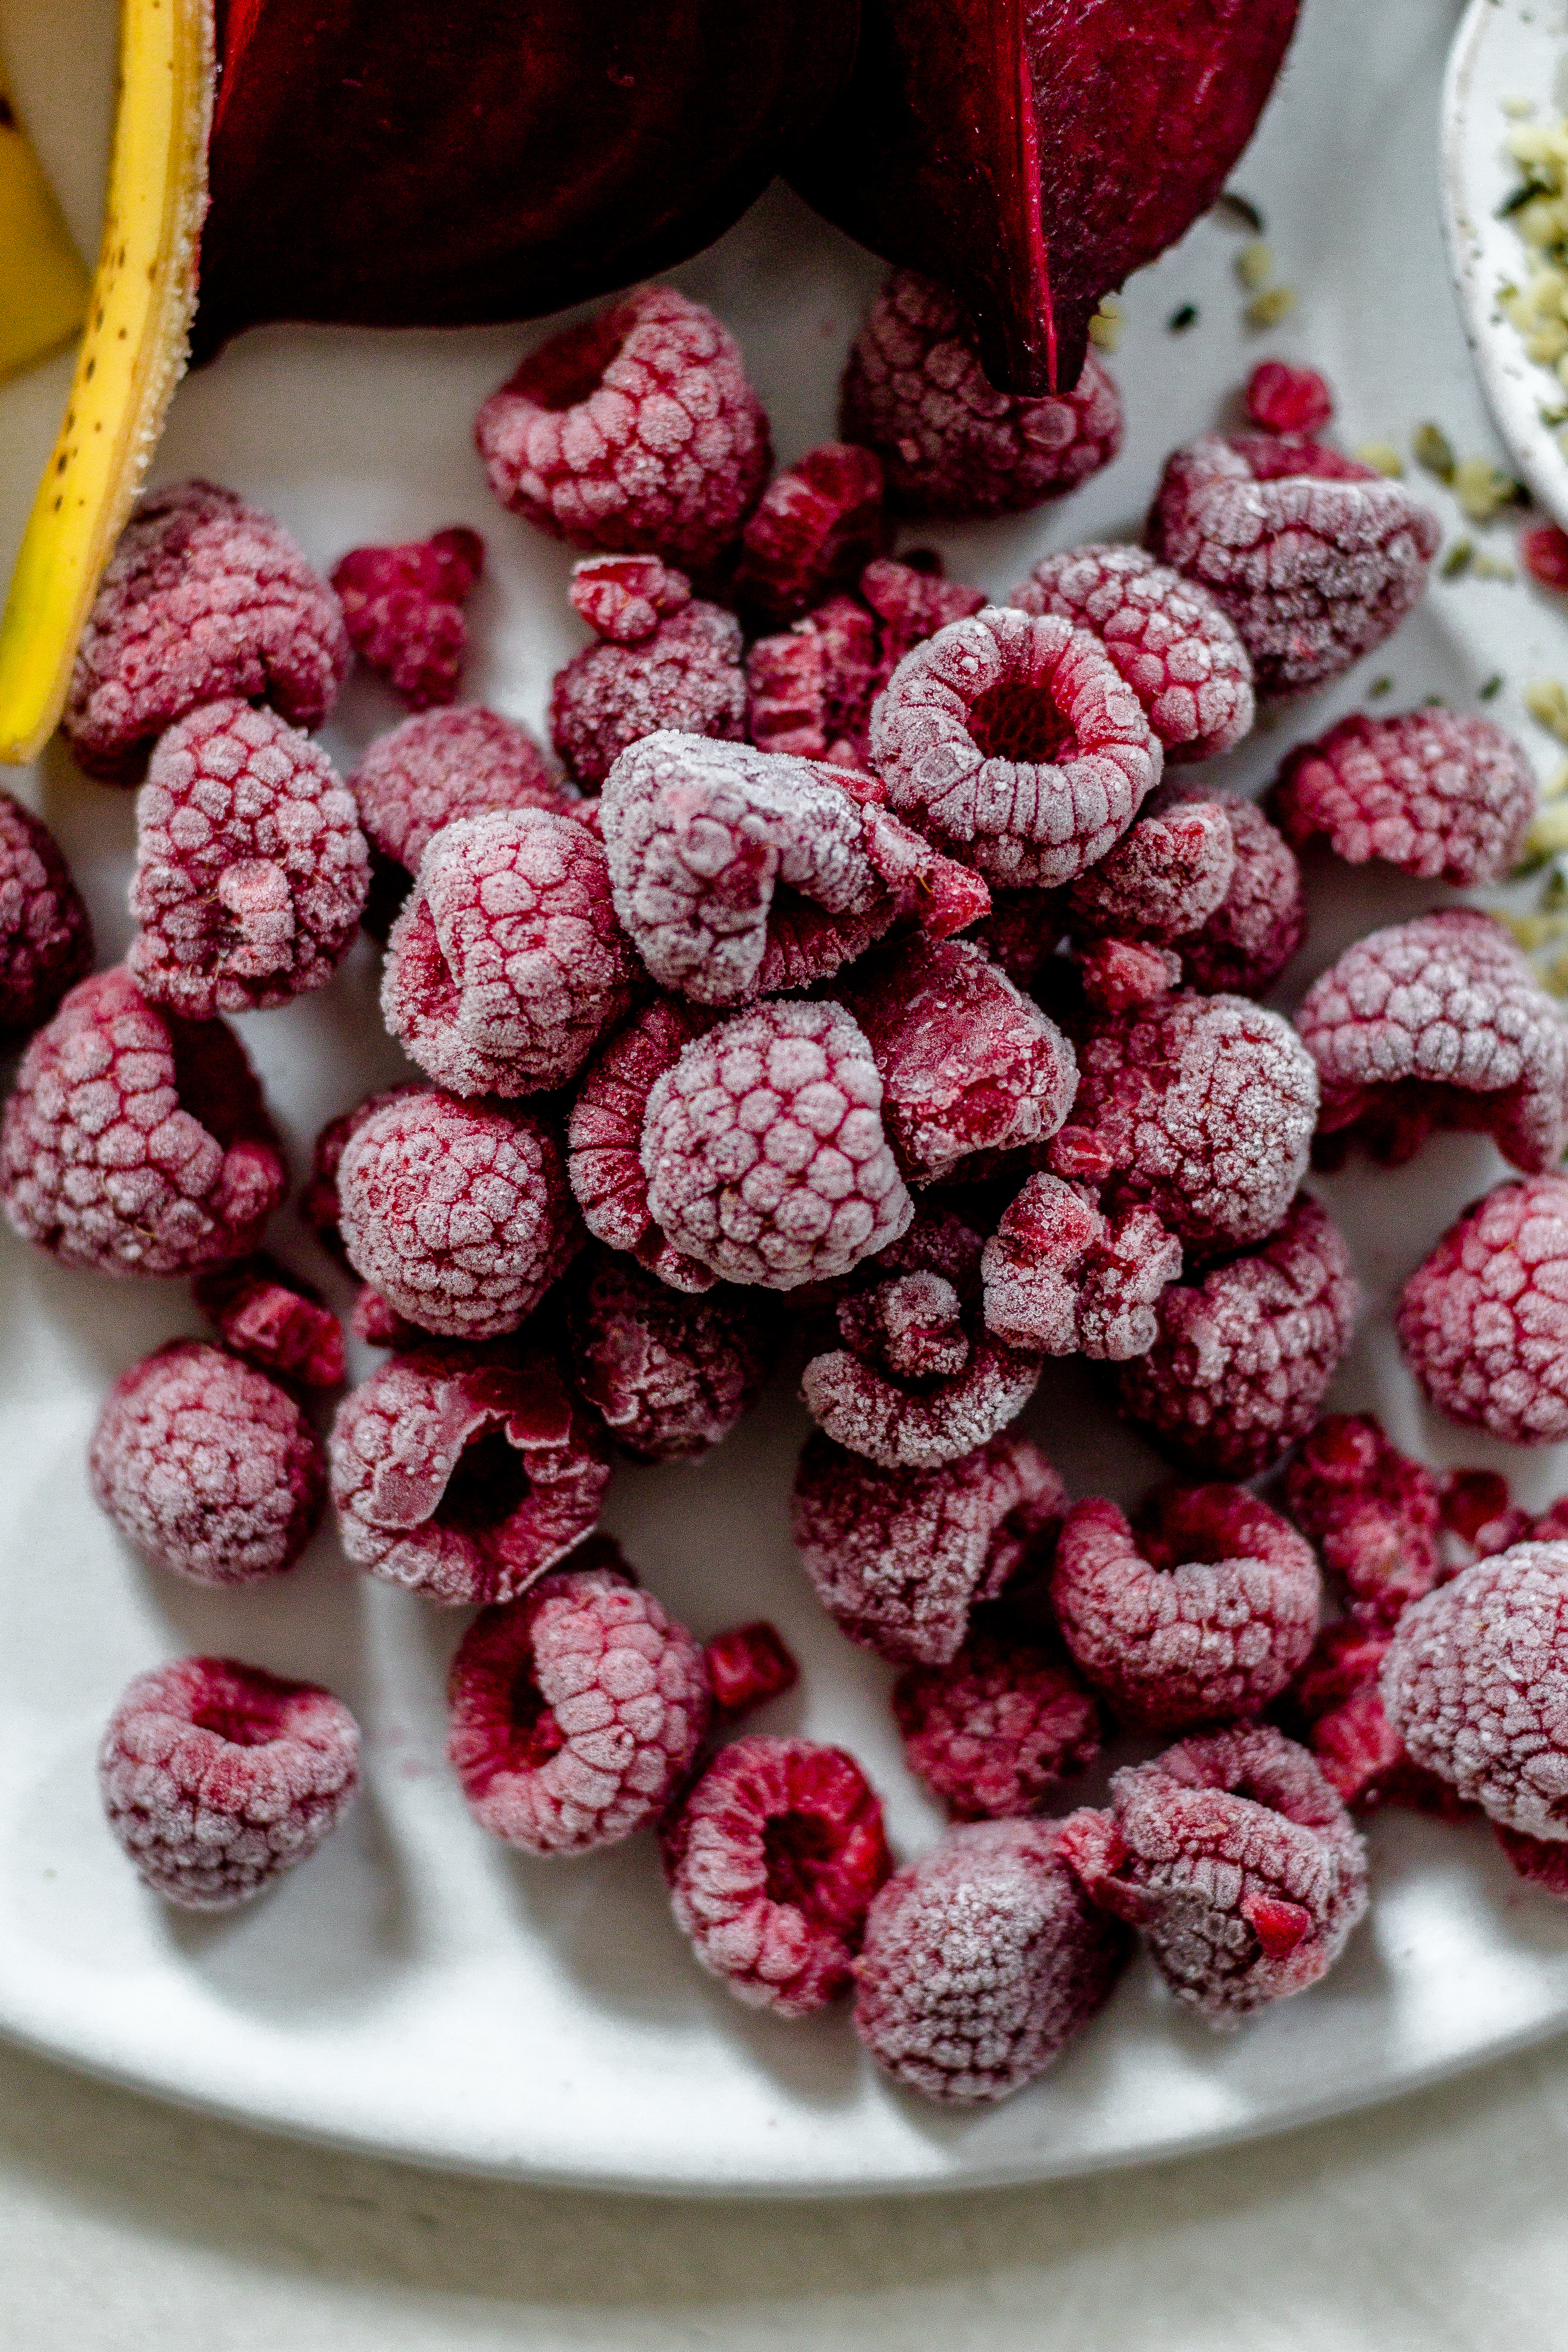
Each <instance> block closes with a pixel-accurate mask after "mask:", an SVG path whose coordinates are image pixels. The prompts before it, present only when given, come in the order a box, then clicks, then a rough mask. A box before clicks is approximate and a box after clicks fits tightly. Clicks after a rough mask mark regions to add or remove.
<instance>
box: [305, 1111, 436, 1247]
mask: <svg viewBox="0 0 1568 2352" xmlns="http://www.w3.org/2000/svg"><path fill="white" fill-rule="evenodd" d="M424 1091H425V1089H424V1087H421V1086H419V1085H417V1084H416V1083H415V1082H414V1081H412V1080H411V1081H410V1082H409V1083H408V1084H407V1085H405V1086H401V1087H384V1088H383V1090H382V1091H381V1093H379V1094H374V1095H366V1097H364V1100H363V1102H357V1103H355V1105H354V1107H353V1109H352V1110H345V1111H340V1112H339V1113H338V1115H337V1117H336V1118H330V1119H328V1121H327V1123H326V1125H325V1127H323V1128H322V1129H321V1133H320V1135H318V1136H317V1138H316V1140H315V1144H314V1147H313V1149H312V1151H311V1156H310V1175H309V1176H308V1177H307V1178H306V1180H305V1183H304V1186H303V1189H302V1190H301V1192H300V1202H299V1207H300V1216H301V1217H302V1218H303V1219H304V1222H305V1223H306V1224H308V1225H309V1226H310V1231H311V1232H312V1233H313V1234H315V1236H316V1238H317V1240H318V1241H319V1242H320V1243H321V1247H322V1248H323V1249H324V1250H325V1251H326V1253H327V1255H328V1256H329V1257H331V1258H332V1259H334V1260H335V1261H336V1263H337V1264H338V1265H342V1266H346V1265H348V1258H347V1256H346V1255H345V1254H344V1250H343V1235H342V1213H341V1210H340V1206H339V1202H338V1168H339V1165H340V1163H341V1162H342V1156H343V1153H344V1151H345V1150H346V1149H347V1146H348V1142H349V1139H350V1137H351V1136H353V1135H357V1134H358V1133H359V1130H360V1129H361V1128H362V1127H363V1125H364V1123H365V1121H366V1119H368V1118H374V1116H375V1114H376V1112H377V1111H379V1110H384V1109H385V1108H386V1106H387V1104H388V1103H394V1102H403V1101H405V1100H407V1099H409V1098H411V1097H414V1096H416V1095H421V1094H423V1093H424Z"/></svg>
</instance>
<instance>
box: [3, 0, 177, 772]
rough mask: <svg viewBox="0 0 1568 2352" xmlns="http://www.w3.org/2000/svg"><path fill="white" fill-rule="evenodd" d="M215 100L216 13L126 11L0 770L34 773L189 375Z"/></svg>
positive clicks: (140, 1)
mask: <svg viewBox="0 0 1568 2352" xmlns="http://www.w3.org/2000/svg"><path fill="white" fill-rule="evenodd" d="M212 88H213V28H212V6H211V0H122V8H121V40H120V96H119V105H118V109H117V111H116V115H115V124H114V149H113V153H112V155H111V157H110V168H109V194H108V201H107V204H106V206H105V211H104V222H103V244H102V247H101V249H100V254H99V260H98V269H97V274H96V276H95V277H94V278H93V281H92V289H91V295H90V299H89V308H88V324H87V332H86V335H85V337H84V339H83V341H82V346H81V351H80V353H79V356H78V359H77V367H76V375H75V379H74V381H73V383H72V384H71V389H70V397H69V399H68V402H67V404H66V415H65V422H64V424H63V425H62V426H61V428H60V435H59V438H58V441H57V442H56V444H55V446H54V450H53V452H52V454H51V456H50V457H49V461H48V464H47V467H46V468H45V471H44V478H43V480H42V481H41V482H40V484H39V486H38V492H37V498H36V499H35V500H34V503H33V510H32V514H31V516H30V517H29V519H28V522H27V528H26V532H25V533H24V535H23V539H22V546H21V551H20V553H19V554H18V556H17V559H16V571H15V572H14V574H13V576H12V581H11V593H10V597H9V600H8V602H7V604H6V606H5V617H4V619H3V620H0V761H13V762H14V761H24V760H30V759H32V758H33V757H34V756H35V755H36V754H37V752H38V751H41V750H42V748H43V746H44V744H45V743H46V742H47V740H48V738H49V736H50V735H51V734H52V733H53V731H54V728H55V723H56V721H57V720H58V717H59V714H60V710H61V707H62V706H63V704H64V702H65V698H66V690H67V688H68V685H69V683H70V673H71V663H72V660H73V659H74V657H75V654H76V646H77V640H78V638H79V636H80V635H81V631H82V626H83V624H84V623H85V621H86V619H87V616H88V614H89V611H90V610H91V606H92V600H93V597H94V595H95V593H97V589H98V583H99V580H100V576H101V574H102V572H103V567H104V565H105V564H106V563H107V562H108V561H109V558H110V554H111V552H112V551H113V548H114V543H115V541H116V540H117V539H118V538H119V536H120V533H121V530H122V528H123V527H124V523H125V519H126V516H127V515H128V514H129V513H130V511H131V507H132V501H133V500H134V499H135V496H136V493H137V491H138V490H139V489H140V488H141V486H142V477H143V476H144V474H145V473H146V470H147V464H148V460H149V459H150V457H152V454H153V448H154V447H155V446H156V444H157V439H158V434H159V431H160V428H161V427H162V425H163V416H164V413H165V411H166V410H167V408H168V405H169V402H170V400H171V399H172V397H173V395H174V386H175V384H176V383H178V382H179V380H180V378H181V376H182V375H183V374H184V369H185V355H186V350H187V337H188V334H189V331H190V323H191V319H192V315H193V313H194V311H195V299H196V251H197V240H198V236H199V234H200V230H201V222H202V214H203V211H204V209H205V204H206V141H207V129H208V122H209V115H210V110H211V103H212Z"/></svg>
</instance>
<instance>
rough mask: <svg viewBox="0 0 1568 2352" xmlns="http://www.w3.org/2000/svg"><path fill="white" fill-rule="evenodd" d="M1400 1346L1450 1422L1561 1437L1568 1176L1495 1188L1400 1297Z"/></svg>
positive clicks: (1566, 1388) (1567, 1312)
mask: <svg viewBox="0 0 1568 2352" xmlns="http://www.w3.org/2000/svg"><path fill="white" fill-rule="evenodd" d="M1397 1319H1398V1330H1399V1346H1400V1350H1401V1352H1402V1354H1403V1355H1404V1358H1405V1362H1406V1363H1407V1364H1408V1365H1409V1366H1410V1369H1411V1370H1412V1371H1413V1372H1414V1373H1415V1377H1416V1379H1417V1380H1418V1381H1420V1383H1421V1385H1422V1387H1423V1389H1424V1390H1425V1391H1426V1394H1427V1395H1428V1396H1429V1397H1430V1398H1431V1400H1432V1402H1433V1403H1434V1404H1435V1405H1436V1406H1437V1407H1438V1408H1439V1410H1440V1411H1442V1412H1446V1413H1447V1414H1448V1415H1449V1417H1450V1418H1451V1419H1452V1420H1454V1421H1462V1422H1466V1423H1468V1424H1469V1425H1470V1427H1472V1428H1474V1429H1484V1430H1486V1431H1488V1432H1489V1433H1490V1435H1492V1436H1493V1437H1500V1438H1503V1439H1504V1440H1506V1441H1507V1442H1509V1443H1510V1444H1515V1445H1552V1444H1556V1443H1557V1442H1558V1440H1559V1439H1561V1438H1563V1437H1568V1178H1564V1177H1562V1176H1532V1177H1531V1178H1529V1179H1528V1180H1527V1181H1525V1182H1523V1183H1521V1184H1499V1185H1496V1186H1495V1187H1494V1188H1493V1190H1492V1191H1491V1192H1489V1193H1488V1194H1487V1196H1486V1198H1485V1199H1484V1200H1482V1201H1478V1202H1475V1203H1474V1205H1473V1206H1472V1207H1470V1208H1468V1209H1467V1210H1466V1212H1465V1213H1464V1215H1463V1216H1462V1217H1460V1218H1458V1220H1457V1222H1456V1223H1453V1224H1452V1225H1450V1226H1449V1228H1448V1230H1447V1233H1446V1234H1444V1236H1443V1238H1442V1240H1441V1241H1440V1242H1439V1243H1438V1244H1437V1246H1436V1249H1435V1250H1434V1251H1433V1252H1432V1255H1431V1256H1430V1257H1428V1258H1426V1259H1425V1260H1424V1261H1423V1262H1422V1264H1421V1265H1418V1266H1417V1267H1416V1269H1415V1273H1414V1274H1413V1275H1412V1276H1410V1279H1409V1281H1408V1282H1407V1283H1406V1284H1405V1288H1404V1289H1403V1290H1402V1291H1401V1293H1400V1296H1399V1311H1398V1318H1397Z"/></svg>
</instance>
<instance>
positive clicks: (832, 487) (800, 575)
mask: <svg viewBox="0 0 1568 2352" xmlns="http://www.w3.org/2000/svg"><path fill="white" fill-rule="evenodd" d="M883 487H884V486H883V478H882V467H881V464H880V462H879V459H878V458H877V457H874V456H873V455H872V453H871V451H870V450H869V449H858V448H856V447H855V446H853V445H852V444H851V443H849V442H847V441H825V442H823V443H822V445H821V446H820V447H819V448H816V449H808V450H807V451H806V453H805V457H797V458H796V460H795V464H794V465H793V466H791V467H788V468H787V469H786V470H785V471H784V472H783V473H780V474H775V475H774V476H773V480H772V481H771V482H770V483H769V484H768V487H767V488H766V489H765V490H764V491H763V495H762V497H761V498H760V499H758V501H757V503H756V505H755V507H753V509H752V512H751V514H750V516H749V517H748V518H747V521H746V527H745V529H744V530H743V531H742V533H741V554H740V561H739V562H738V563H737V564H736V566H735V572H734V578H733V581H732V583H731V587H732V591H733V593H734V595H735V597H736V599H737V601H738V602H739V603H740V604H742V605H744V606H745V607H747V608H748V609H749V610H750V611H751V612H753V613H755V614H757V615H758V617H759V618H760V619H761V620H763V621H764V622H772V623H773V625H774V626H775V627H776V626H777V625H778V624H779V623H780V622H781V621H793V620H795V619H796V618H797V617H798V616H799V615H800V614H802V613H804V612H805V611H806V610H807V609H808V608H809V607H810V606H811V605H813V604H819V603H820V602H821V600H822V598H823V597H824V596H826V593H828V591H829V589H832V588H837V587H840V586H847V584H848V583H851V582H852V581H854V580H856V579H858V576H859V574H860V572H861V571H862V570H863V569H864V567H865V565H866V564H867V563H868V562H869V561H870V559H871V558H872V556H874V555H877V554H879V553H880V551H881V550H882V548H883V547H884V546H885V545H886V544H887V541H888V538H889V531H890V525H889V521H888V519H887V516H886V515H885V513H884V512H883V507H882V498H883Z"/></svg>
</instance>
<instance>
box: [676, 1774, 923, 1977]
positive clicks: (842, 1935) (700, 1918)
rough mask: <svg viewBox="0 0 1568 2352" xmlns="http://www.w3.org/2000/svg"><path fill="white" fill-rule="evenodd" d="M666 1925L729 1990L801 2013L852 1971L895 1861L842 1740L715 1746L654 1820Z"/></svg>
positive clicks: (872, 1793)
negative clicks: (672, 1809)
mask: <svg viewBox="0 0 1568 2352" xmlns="http://www.w3.org/2000/svg"><path fill="white" fill-rule="evenodd" d="M663 1838H664V1848H665V1868H666V1871H667V1873H668V1878H669V1887H670V1899H671V1902H672V1904H673V1906H674V1910H675V1917H676V1924H677V1926H678V1927H680V1929H681V1930H682V1932H683V1933H684V1934H685V1935H687V1936H689V1937H690V1938H691V1945H692V1949H693V1950H694V1951H695V1953H696V1955H697V1958H699V1959H700V1961H701V1963H702V1966H703V1967H704V1968H705V1969H708V1970H709V1971H710V1974H711V1975H713V1976H716V1977H721V1978H722V1979H724V1981H725V1983H726V1984H728V1986H729V1988H730V1990H731V1992H732V1993H733V1994H734V1995H735V1997H736V1998H737V2000H743V2001H745V2002H747V2003H748V2004H749V2005H750V2006H751V2007H752V2008H754V2009H771V2010H773V2011H774V2012H775V2013H776V2014H777V2015H778V2016H780V2017H805V2016H807V2015H808V2014H809V2013H810V2011H812V2010H814V2009H821V2008H822V2007H823V2006H824V2005H825V2004H826V2002H827V2001H830V2000H832V1999H833V1997H834V1995H835V1994H836V1993H838V1992H842V1991H843V1990H844V1988H845V1986H846V1985H847V1983H848V1981H849V1977H850V1969H851V1965H852V1962H853V1959H854V1955H855V1953H856V1951H857V1949H858V1947H859V1943H860V1937H861V1934H862V1932H863V1930H864V1927H865V1924H866V1913H867V1911H868V1908H869V1906H870V1902H871V1897H872V1896H873V1895H875V1894H876V1892H877V1889H878V1887H879V1886H880V1885H881V1884H882V1881H883V1880H884V1879H885V1878H886V1877H887V1875H888V1873H889V1870H890V1869H891V1868H892V1858H891V1856H890V1855H889V1852H888V1841H887V1838H886V1836H885V1834H884V1832H883V1829H882V1807H881V1801H880V1800H879V1797H878V1795H877V1792H876V1790H874V1789H873V1788H872V1787H871V1785H870V1782H869V1781H868V1780H867V1778H866V1776H865V1774H864V1773H863V1772H862V1771H861V1769H860V1767H859V1766H858V1764H857V1763H856V1761H855V1759H854V1758H853V1757H852V1756H847V1755H846V1754H845V1752H844V1750H843V1748H823V1747H819V1746H818V1745H817V1744H816V1742H815V1741H812V1740H808V1739H773V1738H767V1737H766V1736H765V1735H763V1734H754V1735H753V1736H752V1738H749V1739H737V1740H733V1741H731V1745H730V1746H729V1747H728V1748H721V1749H720V1751H719V1753H718V1755H717V1756H716V1757H715V1758H714V1759H713V1761H712V1763H711V1764H710V1765H709V1767H708V1769H707V1770H706V1771H705V1772H704V1773H703V1775H702V1778H701V1779H700V1780H699V1781H698V1783H697V1785H696V1787H695V1788H694V1789H693V1790H691V1791H690V1793H689V1796H687V1797H686V1798H685V1799H684V1800H683V1801H682V1803H681V1805H680V1808H679V1811H677V1812H676V1814H675V1815H674V1817H673V1818H672V1819H670V1820H668V1822H666V1824H665V1827H664V1831H663Z"/></svg>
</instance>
